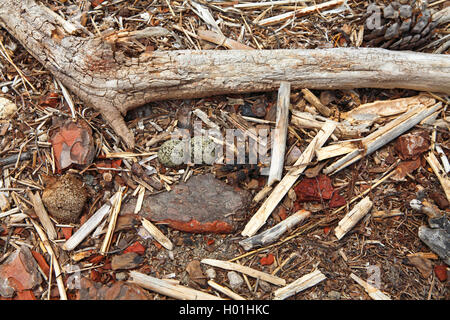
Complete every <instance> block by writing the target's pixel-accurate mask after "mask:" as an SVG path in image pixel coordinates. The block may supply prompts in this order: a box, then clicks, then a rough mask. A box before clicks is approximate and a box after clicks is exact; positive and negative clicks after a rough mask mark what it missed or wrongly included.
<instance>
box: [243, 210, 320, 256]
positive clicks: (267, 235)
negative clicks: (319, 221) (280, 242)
mask: <svg viewBox="0 0 450 320" xmlns="http://www.w3.org/2000/svg"><path fill="white" fill-rule="evenodd" d="M310 215H311V212H309V211H306V210H299V211H297V212H296V213H294V214H293V215H291V216H289V217H288V218H286V219H285V220H283V221H281V222H280V223H278V224H277V225H276V226H274V227H272V228H270V229H267V230H266V231H264V232H261V233H259V234H257V235H255V236H253V237H250V238H247V239H244V240H242V241H240V242H239V244H240V245H241V246H242V247H243V248H244V250H246V251H248V250H250V249H252V248H254V247H257V246H265V245H267V244H269V243H272V242H274V241H275V240H277V239H278V238H280V237H281V235H282V234H283V233H285V232H286V231H287V230H288V229H291V228H292V227H294V226H295V225H297V224H299V223H300V222H302V221H304V220H305V219H306V218H308V217H309V216H310Z"/></svg>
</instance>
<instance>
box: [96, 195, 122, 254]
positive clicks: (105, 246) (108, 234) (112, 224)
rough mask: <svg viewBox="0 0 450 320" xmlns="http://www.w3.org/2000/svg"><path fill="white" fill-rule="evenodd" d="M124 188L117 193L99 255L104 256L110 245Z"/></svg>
mask: <svg viewBox="0 0 450 320" xmlns="http://www.w3.org/2000/svg"><path fill="white" fill-rule="evenodd" d="M123 190H124V187H121V188H120V189H119V191H118V193H119V195H118V196H117V198H116V199H115V200H116V201H114V205H113V209H112V213H111V217H110V220H109V225H108V230H106V234H105V238H104V240H103V244H102V247H101V249H100V253H101V254H106V253H107V252H108V249H109V246H110V244H111V239H112V236H113V234H114V229H115V228H116V222H117V217H118V215H119V212H120V207H121V205H122V193H123Z"/></svg>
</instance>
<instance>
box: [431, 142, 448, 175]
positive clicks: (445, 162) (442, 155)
mask: <svg viewBox="0 0 450 320" xmlns="http://www.w3.org/2000/svg"><path fill="white" fill-rule="evenodd" d="M434 148H435V149H436V152H437V153H438V154H439V157H440V158H441V161H442V165H443V166H444V173H446V174H448V173H450V162H449V161H448V158H447V156H446V155H445V153H444V150H442V148H441V146H440V145H438V144H436V145H435V146H434Z"/></svg>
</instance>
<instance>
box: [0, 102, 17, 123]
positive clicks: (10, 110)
mask: <svg viewBox="0 0 450 320" xmlns="http://www.w3.org/2000/svg"><path fill="white" fill-rule="evenodd" d="M16 111H17V105H16V104H15V103H13V102H11V101H9V100H8V99H6V98H3V97H0V120H6V119H9V118H11V116H12V115H13V114H14V113H15V112H16Z"/></svg>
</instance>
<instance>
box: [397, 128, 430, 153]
mask: <svg viewBox="0 0 450 320" xmlns="http://www.w3.org/2000/svg"><path fill="white" fill-rule="evenodd" d="M429 148H430V137H429V134H428V133H427V132H426V131H424V130H415V131H412V132H410V133H407V134H404V135H402V136H400V137H398V138H397V140H396V142H395V150H396V151H397V153H398V156H399V157H400V159H402V160H407V159H413V158H416V157H417V156H418V155H420V154H422V153H424V152H426V151H428V149H429Z"/></svg>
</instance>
